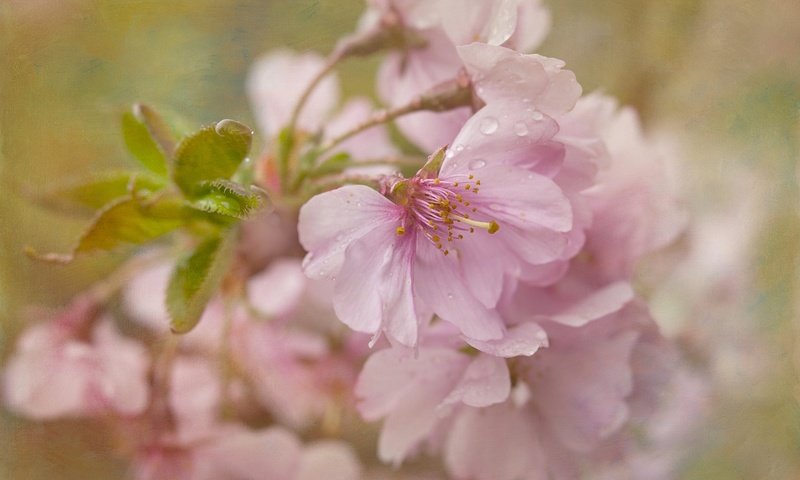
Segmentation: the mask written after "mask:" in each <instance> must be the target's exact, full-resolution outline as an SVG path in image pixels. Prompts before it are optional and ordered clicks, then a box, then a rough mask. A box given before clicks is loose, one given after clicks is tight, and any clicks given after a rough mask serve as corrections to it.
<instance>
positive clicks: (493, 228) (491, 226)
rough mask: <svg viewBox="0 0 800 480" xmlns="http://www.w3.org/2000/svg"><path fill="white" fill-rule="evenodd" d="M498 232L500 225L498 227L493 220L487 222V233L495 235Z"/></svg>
mask: <svg viewBox="0 0 800 480" xmlns="http://www.w3.org/2000/svg"><path fill="white" fill-rule="evenodd" d="M498 230H500V225H498V224H497V222H495V221H494V220H492V221H491V222H489V233H490V234H492V233H497V231H498Z"/></svg>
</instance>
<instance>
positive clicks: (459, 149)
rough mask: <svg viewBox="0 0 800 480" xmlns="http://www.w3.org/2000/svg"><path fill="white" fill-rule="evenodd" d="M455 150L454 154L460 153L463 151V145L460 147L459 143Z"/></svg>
mask: <svg viewBox="0 0 800 480" xmlns="http://www.w3.org/2000/svg"><path fill="white" fill-rule="evenodd" d="M455 149H456V152H460V151H462V150H464V145H461V144H460V143H459V144H458V145H456V146H455Z"/></svg>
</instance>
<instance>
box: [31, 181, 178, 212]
mask: <svg viewBox="0 0 800 480" xmlns="http://www.w3.org/2000/svg"><path fill="white" fill-rule="evenodd" d="M165 186H166V185H165V183H164V181H163V180H161V179H158V178H156V177H153V176H151V175H148V174H143V173H137V172H106V173H100V174H97V175H92V176H89V177H87V178H83V179H78V180H71V181H68V182H65V183H62V184H60V185H55V186H51V187H49V188H47V189H45V191H44V193H33V194H32V195H31V196H32V197H33V198H34V199H35V200H36V201H37V202H38V203H41V204H43V205H45V206H47V207H50V208H53V209H57V210H67V211H76V210H77V211H81V210H83V211H86V210H91V211H94V210H97V209H99V208H101V207H102V206H103V205H106V204H108V203H109V202H111V201H112V200H116V199H118V198H122V197H127V196H129V195H130V194H131V193H132V192H140V193H145V194H147V193H149V192H155V191H158V190H160V189H162V188H164V187H165Z"/></svg>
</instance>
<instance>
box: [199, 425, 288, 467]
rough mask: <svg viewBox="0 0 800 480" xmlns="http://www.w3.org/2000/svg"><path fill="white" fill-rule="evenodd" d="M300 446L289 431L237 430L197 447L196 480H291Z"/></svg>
mask: <svg viewBox="0 0 800 480" xmlns="http://www.w3.org/2000/svg"><path fill="white" fill-rule="evenodd" d="M301 454H302V445H301V444H300V441H299V440H298V439H297V437H296V436H295V435H294V434H293V433H292V432H290V431H288V430H284V429H282V428H280V427H272V428H269V429H266V430H261V431H247V430H243V429H242V430H240V431H238V432H235V433H228V434H226V435H223V436H221V437H220V440H218V441H217V442H215V443H213V444H211V445H209V446H207V447H201V448H199V449H198V450H197V452H196V454H195V462H196V464H195V469H196V472H197V474H198V475H197V479H198V480H219V479H222V478H235V479H237V480H260V479H264V478H268V479H270V480H273V479H274V480H293V479H294V478H295V472H296V471H297V468H298V464H299V461H300V456H301Z"/></svg>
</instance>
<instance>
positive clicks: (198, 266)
mask: <svg viewBox="0 0 800 480" xmlns="http://www.w3.org/2000/svg"><path fill="white" fill-rule="evenodd" d="M235 243H236V242H235V235H234V234H229V235H226V236H224V237H212V238H210V239H208V240H206V241H204V242H203V243H201V244H200V246H198V247H197V249H195V251H194V252H193V253H191V254H190V255H188V256H186V257H184V258H182V259H181V260H180V261H179V262H178V264H177V265H176V266H175V270H174V271H173V272H172V277H171V278H170V281H169V285H167V311H169V314H170V317H171V320H170V328H171V329H172V331H173V332H174V333H187V332H189V331H190V330H191V329H193V328H194V327H195V326H196V325H197V322H198V321H200V317H201V316H202V315H203V311H204V310H205V308H206V305H207V304H208V302H209V300H211V297H212V296H213V295H214V292H216V290H217V287H219V284H220V282H221V281H222V278H223V277H224V275H225V273H226V272H227V270H228V265H230V261H231V258H232V253H233V249H234V245H235Z"/></svg>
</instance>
